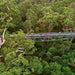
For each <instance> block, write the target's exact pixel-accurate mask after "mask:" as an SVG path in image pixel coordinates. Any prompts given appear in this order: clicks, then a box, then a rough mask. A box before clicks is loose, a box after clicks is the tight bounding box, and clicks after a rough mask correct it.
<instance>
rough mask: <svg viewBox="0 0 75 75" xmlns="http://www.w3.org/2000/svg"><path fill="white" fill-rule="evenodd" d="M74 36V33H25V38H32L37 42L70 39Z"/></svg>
mask: <svg viewBox="0 0 75 75" xmlns="http://www.w3.org/2000/svg"><path fill="white" fill-rule="evenodd" d="M71 38H75V33H74V32H71V33H61V32H59V33H31V34H29V35H28V34H26V36H25V39H32V40H36V41H37V42H40V41H42V42H43V41H57V40H66V39H71Z"/></svg>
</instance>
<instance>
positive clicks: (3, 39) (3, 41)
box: [0, 28, 7, 48]
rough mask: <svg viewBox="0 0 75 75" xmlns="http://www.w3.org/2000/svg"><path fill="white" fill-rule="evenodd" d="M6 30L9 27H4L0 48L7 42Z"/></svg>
mask: <svg viewBox="0 0 75 75" xmlns="http://www.w3.org/2000/svg"><path fill="white" fill-rule="evenodd" d="M6 30H7V28H5V29H4V32H3V34H2V38H1V37H0V48H1V46H2V45H3V44H4V43H5V38H4V35H5V32H6Z"/></svg>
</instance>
